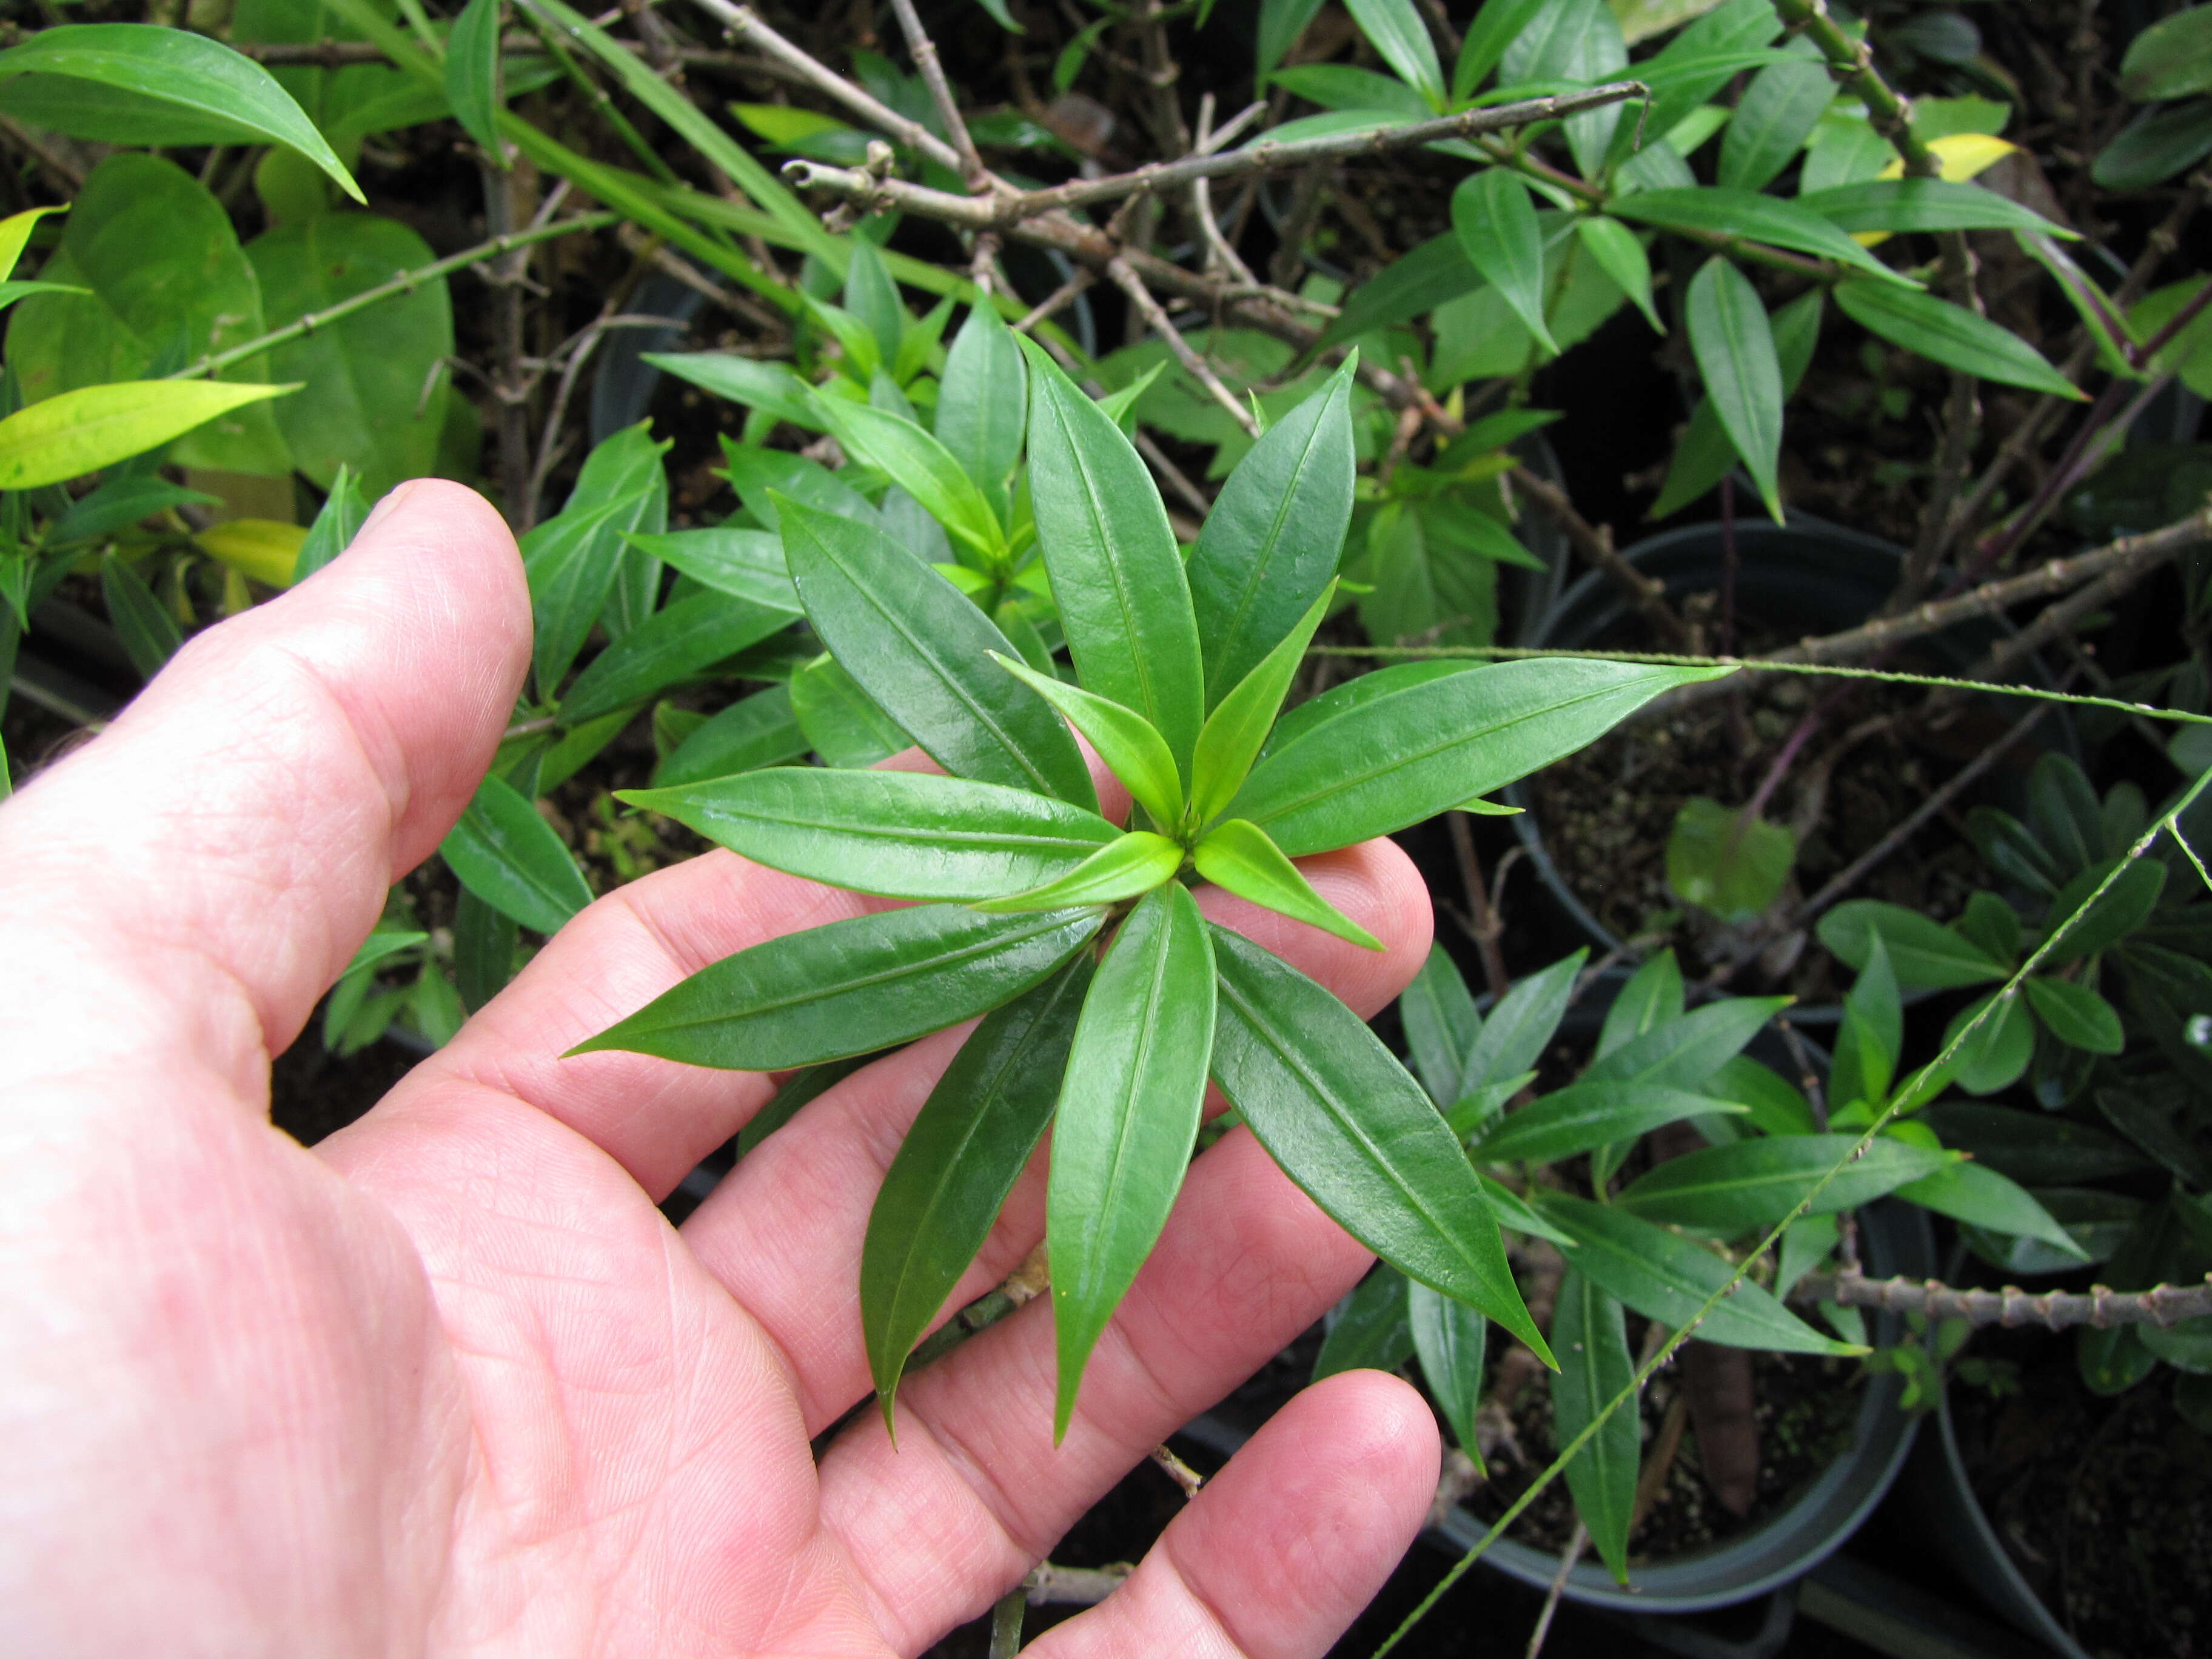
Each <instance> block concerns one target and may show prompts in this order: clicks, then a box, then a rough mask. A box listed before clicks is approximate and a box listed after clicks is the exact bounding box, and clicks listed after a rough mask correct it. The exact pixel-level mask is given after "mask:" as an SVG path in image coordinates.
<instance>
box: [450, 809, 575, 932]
mask: <svg viewBox="0 0 2212 1659" xmlns="http://www.w3.org/2000/svg"><path fill="white" fill-rule="evenodd" d="M438 851H439V852H440V853H441V854H443V855H444V858H445V860H446V862H447V864H448V865H450V866H453V873H454V874H455V875H456V876H458V877H459V878H460V881H461V885H462V886H464V887H465V888H467V889H468V890H469V891H471V893H474V894H475V895H476V896H477V897H478V898H480V899H482V900H483V902H485V903H486V904H489V905H490V906H491V907H492V908H494V909H495V910H497V911H498V912H499V913H500V914H501V915H508V916H513V918H514V919H515V920H516V921H519V922H520V923H521V924H522V925H523V926H524V927H528V928H532V929H534V930H535V931H536V932H538V933H558V932H559V931H560V929H561V925H562V923H563V922H565V921H568V918H569V917H571V916H573V915H575V914H576V912H577V911H579V910H580V909H582V908H584V907H585V906H586V905H587V904H589V903H590V902H592V890H591V888H590V887H589V886H587V885H586V884H585V881H584V872H582V871H580V870H579V869H578V868H577V867H576V860H574V858H572V857H570V856H569V853H568V848H566V847H564V846H563V845H562V842H561V837H560V836H557V835H556V834H554V832H553V826H552V825H551V824H550V823H546V822H545V820H544V818H542V817H538V808H537V807H536V806H535V805H532V803H531V801H530V799H529V798H528V797H527V796H526V795H524V794H523V793H521V792H520V791H519V790H517V789H516V788H514V787H513V785H511V784H508V783H507V782H505V781H502V780H501V779H500V778H499V777H497V776H491V777H487V778H486V779H485V780H484V781H483V782H482V783H480V784H478V785H477V793H476V799H473V800H471V802H470V803H469V805H468V810H467V811H465V812H463V813H462V814H461V818H460V822H459V823H456V824H455V825H454V826H453V833H451V834H450V835H448V836H447V837H446V839H445V841H444V842H442V843H441V845H440V846H439V848H438Z"/></svg>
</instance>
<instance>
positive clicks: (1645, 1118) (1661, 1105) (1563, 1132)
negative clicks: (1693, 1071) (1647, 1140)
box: [1473, 1082, 1743, 1164]
mask: <svg viewBox="0 0 2212 1659" xmlns="http://www.w3.org/2000/svg"><path fill="white" fill-rule="evenodd" d="M1742 1110H1743V1108H1742V1107H1741V1106H1739V1105H1737V1104H1736V1103H1735V1102H1734V1101H1730V1100H1718V1099H1715V1098H1713V1097H1711V1096H1708V1095H1694V1094H1691V1093H1689V1092H1688V1091H1686V1090H1681V1089H1669V1088H1658V1087H1644V1086H1638V1085H1633V1084H1615V1083H1603V1082H1600V1083H1577V1084H1572V1085H1569V1086H1568V1087H1566V1088H1565V1089H1560V1090H1558V1091H1554V1092H1553V1093H1551V1094H1548V1095H1546V1096H1545V1097H1543V1098H1542V1099H1541V1100H1538V1101H1535V1102H1533V1103H1530V1104H1528V1105H1527V1106H1523V1107H1522V1109H1520V1110H1519V1111H1517V1112H1512V1113H1510V1114H1508V1115H1505V1116H1504V1117H1502V1118H1497V1119H1494V1120H1492V1124H1491V1127H1490V1129H1489V1130H1488V1132H1487V1133H1485V1134H1483V1135H1481V1136H1480V1138H1478V1139H1476V1141H1475V1142H1474V1148H1473V1151H1474V1156H1475V1157H1476V1158H1480V1160H1482V1161H1483V1162H1484V1163H1486V1164H1499V1163H1505V1162H1508V1161H1511V1160H1517V1159H1528V1160H1530V1161H1532V1162H1540V1163H1549V1162H1551V1161H1553V1160H1554V1159H1557V1158H1571V1157H1573V1156H1574V1155H1575V1154H1576V1153H1577V1152H1588V1151H1589V1150H1590V1149H1591V1148H1592V1147H1593V1146H1604V1145H1605V1144H1606V1143H1607V1142H1608V1141H1615V1140H1624V1139H1630V1138H1632V1137H1633V1136H1636V1135H1640V1134H1642V1133H1644V1131H1645V1130H1647V1129H1656V1128H1657V1127H1659V1126H1660V1125H1661V1124H1662V1123H1676V1122H1680V1121H1681V1120H1682V1119H1684V1118H1686V1117H1703V1116H1705V1115H1708V1114H1732V1113H1741V1111H1742Z"/></svg>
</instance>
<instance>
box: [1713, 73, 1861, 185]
mask: <svg viewBox="0 0 2212 1659" xmlns="http://www.w3.org/2000/svg"><path fill="white" fill-rule="evenodd" d="M1835 95H1836V83H1835V82H1833V81H1832V80H1831V79H1829V77H1828V66H1827V65H1826V64H1824V63H1822V62H1821V61H1820V54H1819V53H1818V52H1809V51H1808V52H1807V54H1806V55H1805V56H1803V57H1790V58H1785V59H1784V61H1783V62H1781V63H1778V64H1768V65H1767V66H1766V67H1765V68H1764V69H1762V70H1759V73H1758V74H1756V75H1754V76H1752V77H1751V84H1750V85H1749V86H1747V87H1746V88H1744V89H1743V96H1742V97H1741V98H1740V99H1738V100H1736V106H1735V114H1734V115H1732V116H1730V117H1729V124H1728V126H1727V128H1726V129H1725V130H1724V131H1723V132H1722V134H1721V155H1720V164H1719V167H1718V170H1717V172H1716V173H1714V180H1715V182H1716V183H1717V184H1721V185H1726V186H1727V187H1729V189H1731V190H1763V189H1764V188H1765V186H1766V185H1769V184H1771V183H1772V182H1773V180H1774V178H1775V175H1776V174H1778V173H1780V172H1781V171H1782V169H1783V168H1784V167H1788V166H1789V165H1790V161H1792V160H1793V159H1795V158H1796V155H1797V152H1798V151H1799V150H1801V149H1803V148H1804V147H1805V141H1806V140H1807V139H1808V138H1809V137H1812V135H1813V129H1814V126H1815V125H1817V124H1818V123H1819V121H1820V112H1822V111H1823V110H1825V109H1826V108H1827V107H1828V105H1829V103H1830V102H1831V101H1832V100H1833V99H1834V98H1835Z"/></svg>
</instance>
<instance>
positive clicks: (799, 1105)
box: [738, 1054, 876, 1159]
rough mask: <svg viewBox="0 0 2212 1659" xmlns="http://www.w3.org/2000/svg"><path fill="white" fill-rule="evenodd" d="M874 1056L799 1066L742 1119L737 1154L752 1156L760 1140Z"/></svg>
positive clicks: (864, 1055) (851, 1057)
mask: <svg viewBox="0 0 2212 1659" xmlns="http://www.w3.org/2000/svg"><path fill="white" fill-rule="evenodd" d="M875 1058H876V1056H875V1055H874V1054H848V1055H847V1056H846V1057H845V1058H844V1059H842V1060H824V1061H823V1063H822V1064H821V1065H819V1066H800V1067H799V1069H798V1070H797V1071H795V1072H793V1073H792V1074H791V1075H790V1076H789V1077H787V1078H786V1079H784V1080H783V1086H782V1087H781V1089H778V1090H777V1091H775V1093H774V1094H773V1095H771V1096H769V1103H768V1104H767V1105H765V1106H763V1107H762V1108H761V1109H760V1110H758V1111H757V1112H755V1113H754V1114H753V1115H751V1116H750V1118H747V1119H746V1120H745V1127H744V1128H742V1129H740V1130H738V1158H741V1159H742V1158H750V1156H752V1152H753V1149H754V1148H755V1147H757V1146H759V1145H760V1144H761V1142H763V1140H766V1139H768V1138H769V1136H770V1135H772V1134H774V1133H775V1132H776V1131H777V1130H778V1129H781V1127H783V1126H784V1125H785V1124H787V1123H788V1122H790V1121H792V1120H793V1118H795V1117H797V1116H798V1115H799V1113H801V1112H803V1111H805V1109H806V1108H807V1107H809V1106H811V1105H812V1104H813V1103H815V1102H816V1101H817V1100H819V1099H821V1098H822V1097H823V1096H824V1095H826V1094H828V1093H829V1091H831V1090H832V1089H834V1088H836V1086H837V1085H839V1084H841V1083H842V1082H843V1081H844V1080H845V1079H847V1078H848V1077H850V1076H852V1075H853V1073H855V1072H857V1071H859V1070H860V1068H861V1067H862V1066H866V1065H867V1064H868V1063H869V1062H870V1061H872V1060H874V1059H875Z"/></svg>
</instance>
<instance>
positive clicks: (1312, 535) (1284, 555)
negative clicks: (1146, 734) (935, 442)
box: [940, 363, 1354, 708]
mask: <svg viewBox="0 0 2212 1659" xmlns="http://www.w3.org/2000/svg"><path fill="white" fill-rule="evenodd" d="M1352 367H1353V366H1352V364H1350V363H1347V364H1346V365H1345V367H1344V368H1342V369H1340V370H1339V371H1338V373H1337V374H1334V375H1333V376H1331V377H1330V379H1329V380H1328V383H1327V384H1326V385H1324V386H1322V388H1321V389H1320V390H1319V391H1318V392H1314V393H1313V394H1312V395H1311V396H1310V397H1308V398H1305V399H1304V401H1303V402H1302V403H1300V404H1297V407H1295V408H1293V409H1292V410H1290V412H1289V413H1287V414H1285V415H1284V416H1282V417H1281V418H1280V419H1279V420H1277V421H1276V422H1274V424H1273V425H1272V426H1270V427H1269V428H1267V431H1266V433H1265V434H1263V435H1261V439H1260V441H1259V442H1257V443H1256V444H1254V445H1253V446H1252V447H1251V449H1250V450H1249V451H1248V452H1247V453H1246V454H1245V456H1244V459H1243V460H1241V461H1239V462H1237V465H1236V467H1235V469H1234V470H1233V471H1231V473H1230V475H1229V481H1228V482H1227V483H1225V484H1223V485H1222V487H1221V494H1220V495H1219V496H1218V497H1217V498H1216V499H1215V501H1214V503H1213V511H1212V512H1211V513H1208V514H1206V522H1205V524H1203V525H1202V526H1200V528H1199V532H1198V542H1197V544H1196V545H1195V546H1194V547H1193V548H1192V549H1191V550H1190V563H1189V578H1190V599H1191V605H1192V607H1193V610H1194V613H1195V615H1196V616H1197V618H1198V633H1199V640H1200V651H1201V653H1202V655H1203V659H1204V665H1205V676H1206V706H1207V707H1208V708H1212V706H1213V705H1214V704H1216V703H1218V702H1220V701H1221V700H1222V698H1223V697H1224V696H1226V695H1227V694H1228V692H1229V690H1230V689H1231V687H1233V686H1235V685H1237V684H1240V683H1241V682H1242V681H1243V679H1244V678H1245V676H1247V675H1248V674H1249V673H1250V672H1251V671H1253V670H1254V669H1255V668H1256V667H1257V666H1258V665H1259V664H1260V662H1261V659H1262V658H1264V657H1265V656H1267V653H1269V652H1270V651H1271V650H1273V648H1274V647H1275V645H1276V643H1277V642H1278V641H1280V640H1281V639H1282V638H1283V637H1284V635H1286V634H1288V633H1289V632H1290V631H1291V629H1292V628H1294V627H1295V626H1297V619H1298V617H1299V614H1300V613H1301V612H1302V611H1304V609H1305V608H1306V606H1307V605H1310V604H1311V603H1312V601H1313V599H1314V597H1315V596H1316V594H1318V593H1320V592H1322V590H1323V589H1324V588H1325V587H1327V586H1328V580H1329V578H1330V577H1331V576H1332V575H1334V574H1335V571H1336V565H1337V559H1338V556H1339V555H1340V553H1341V552H1342V550H1343V548H1344V532H1345V527H1346V526H1347V525H1348V524H1349V523H1350V522H1351V520H1352V471H1353V466H1354V459H1353V454H1352V414H1351V407H1352ZM940 418H941V417H940Z"/></svg>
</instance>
